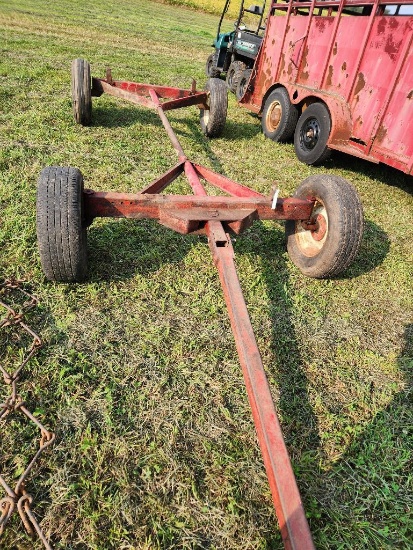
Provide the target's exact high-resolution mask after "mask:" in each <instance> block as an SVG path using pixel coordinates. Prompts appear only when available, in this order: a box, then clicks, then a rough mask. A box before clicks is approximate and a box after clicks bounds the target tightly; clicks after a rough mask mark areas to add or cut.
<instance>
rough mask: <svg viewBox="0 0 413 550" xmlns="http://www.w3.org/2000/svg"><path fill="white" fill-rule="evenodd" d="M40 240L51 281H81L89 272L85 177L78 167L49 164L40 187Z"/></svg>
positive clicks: (38, 202)
mask: <svg viewBox="0 0 413 550" xmlns="http://www.w3.org/2000/svg"><path fill="white" fill-rule="evenodd" d="M36 208H37V215H36V222H37V242H38V245H39V251H40V260H41V264H42V268H43V271H44V274H45V275H46V277H47V278H48V279H49V280H50V281H61V282H75V281H82V280H83V279H84V278H85V277H86V274H87V236H86V223H85V220H84V211H83V177H82V174H81V172H80V171H79V170H78V169H77V168H71V167H68V168H63V167H60V166H50V167H48V168H44V169H43V170H42V172H41V174H40V178H39V182H38V187H37V206H36Z"/></svg>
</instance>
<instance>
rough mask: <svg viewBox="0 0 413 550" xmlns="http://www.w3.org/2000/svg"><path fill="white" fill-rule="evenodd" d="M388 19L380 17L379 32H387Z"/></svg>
mask: <svg viewBox="0 0 413 550" xmlns="http://www.w3.org/2000/svg"><path fill="white" fill-rule="evenodd" d="M386 26H387V23H386V19H380V21H379V24H378V25H377V34H384V33H385V32H386Z"/></svg>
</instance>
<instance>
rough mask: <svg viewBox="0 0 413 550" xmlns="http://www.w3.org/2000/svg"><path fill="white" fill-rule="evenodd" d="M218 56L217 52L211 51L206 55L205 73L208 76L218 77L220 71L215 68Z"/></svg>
mask: <svg viewBox="0 0 413 550" xmlns="http://www.w3.org/2000/svg"><path fill="white" fill-rule="evenodd" d="M217 61H218V56H217V53H216V52H214V53H211V55H209V56H208V59H207V60H206V64H205V73H206V75H207V77H208V78H219V77H220V76H221V71H220V70H219V69H218V68H217Z"/></svg>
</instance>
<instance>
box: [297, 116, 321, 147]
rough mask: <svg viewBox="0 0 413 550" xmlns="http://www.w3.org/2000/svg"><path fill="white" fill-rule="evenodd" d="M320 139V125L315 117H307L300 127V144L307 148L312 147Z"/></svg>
mask: <svg viewBox="0 0 413 550" xmlns="http://www.w3.org/2000/svg"><path fill="white" fill-rule="evenodd" d="M319 139H320V125H319V123H318V120H317V119H316V118H309V119H308V120H306V122H305V124H304V125H303V127H302V128H301V132H300V144H301V146H302V147H304V148H305V149H308V150H310V151H311V150H312V149H314V147H315V146H316V145H317V143H318V140H319Z"/></svg>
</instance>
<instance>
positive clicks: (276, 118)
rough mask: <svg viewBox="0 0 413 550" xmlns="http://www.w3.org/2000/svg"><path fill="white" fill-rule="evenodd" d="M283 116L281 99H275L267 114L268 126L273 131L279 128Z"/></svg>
mask: <svg viewBox="0 0 413 550" xmlns="http://www.w3.org/2000/svg"><path fill="white" fill-rule="evenodd" d="M281 116H282V108H281V104H280V102H279V101H274V103H273V104H272V105H271V106H270V108H269V109H268V112H267V116H266V123H267V128H268V129H269V130H270V131H271V132H274V131H275V130H276V129H277V128H278V125H279V124H280V120H281Z"/></svg>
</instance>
